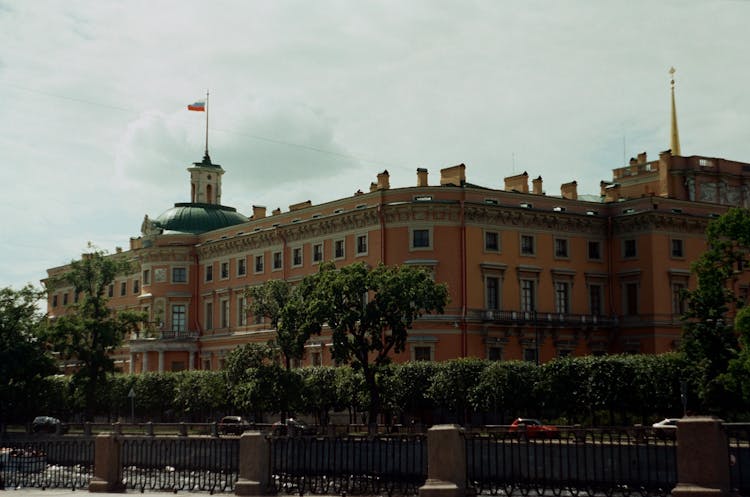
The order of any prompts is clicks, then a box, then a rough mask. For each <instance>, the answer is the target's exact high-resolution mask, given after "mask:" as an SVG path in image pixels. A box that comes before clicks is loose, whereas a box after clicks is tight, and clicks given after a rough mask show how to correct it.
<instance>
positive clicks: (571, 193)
mask: <svg viewBox="0 0 750 497" xmlns="http://www.w3.org/2000/svg"><path fill="white" fill-rule="evenodd" d="M560 193H561V194H562V198H567V199H570V200H578V182H577V181H571V182H570V183H563V184H562V185H560Z"/></svg>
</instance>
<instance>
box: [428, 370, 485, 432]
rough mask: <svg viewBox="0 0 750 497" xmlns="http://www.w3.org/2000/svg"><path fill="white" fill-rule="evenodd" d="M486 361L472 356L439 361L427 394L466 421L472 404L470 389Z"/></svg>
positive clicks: (473, 387) (472, 388) (463, 421)
mask: <svg viewBox="0 0 750 497" xmlns="http://www.w3.org/2000/svg"><path fill="white" fill-rule="evenodd" d="M487 365H488V362H487V361H485V360H482V359H477V358H474V357H471V358H465V359H454V360H452V361H447V362H444V363H441V364H440V366H439V367H438V368H437V370H436V371H435V374H434V376H433V377H432V382H431V383H430V386H429V387H428V389H427V390H428V395H429V396H430V398H431V399H432V400H433V401H434V402H435V404H437V405H438V406H440V407H444V408H446V409H449V410H450V411H452V412H453V413H454V414H455V415H456V417H457V419H458V420H459V422H461V423H466V421H467V420H468V415H469V412H470V411H473V407H474V406H472V397H473V396H472V391H473V390H474V389H475V388H476V385H477V379H478V378H479V377H480V376H481V375H482V372H484V370H485V369H486V368H487Z"/></svg>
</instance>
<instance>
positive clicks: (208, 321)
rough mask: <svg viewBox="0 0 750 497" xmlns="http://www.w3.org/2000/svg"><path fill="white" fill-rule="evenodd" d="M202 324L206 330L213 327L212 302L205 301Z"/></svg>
mask: <svg viewBox="0 0 750 497" xmlns="http://www.w3.org/2000/svg"><path fill="white" fill-rule="evenodd" d="M204 318H205V319H204V323H203V325H204V326H205V328H206V329H207V330H212V329H214V303H213V302H206V305H205V316H204Z"/></svg>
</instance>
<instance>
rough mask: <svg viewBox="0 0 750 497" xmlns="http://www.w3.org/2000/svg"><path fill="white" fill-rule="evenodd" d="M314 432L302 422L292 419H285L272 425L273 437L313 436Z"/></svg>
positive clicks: (312, 428)
mask: <svg viewBox="0 0 750 497" xmlns="http://www.w3.org/2000/svg"><path fill="white" fill-rule="evenodd" d="M315 433H316V430H315V428H314V427H312V426H310V425H308V424H307V423H305V422H304V421H300V420H298V419H294V418H287V419H284V420H282V421H276V422H275V423H274V424H273V434H274V435H289V436H298V435H315Z"/></svg>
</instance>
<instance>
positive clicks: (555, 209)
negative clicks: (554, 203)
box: [552, 206, 565, 212]
mask: <svg viewBox="0 0 750 497" xmlns="http://www.w3.org/2000/svg"><path fill="white" fill-rule="evenodd" d="M552 210H553V211H555V212H565V207H559V206H558V207H553V208H552Z"/></svg>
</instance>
